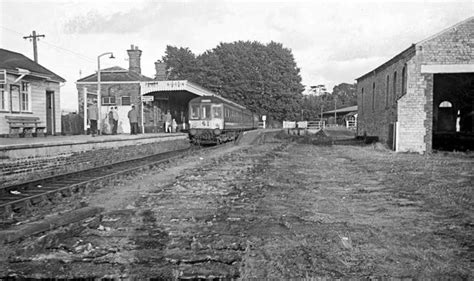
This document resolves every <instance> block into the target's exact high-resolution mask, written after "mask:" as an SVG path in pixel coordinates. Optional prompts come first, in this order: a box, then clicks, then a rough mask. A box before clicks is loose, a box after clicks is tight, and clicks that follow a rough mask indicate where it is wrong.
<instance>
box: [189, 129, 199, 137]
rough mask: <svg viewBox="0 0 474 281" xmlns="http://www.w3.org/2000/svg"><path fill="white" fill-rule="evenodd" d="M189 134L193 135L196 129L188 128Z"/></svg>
mask: <svg viewBox="0 0 474 281" xmlns="http://www.w3.org/2000/svg"><path fill="white" fill-rule="evenodd" d="M189 134H190V135H191V136H194V135H196V134H197V130H196V129H191V130H189Z"/></svg>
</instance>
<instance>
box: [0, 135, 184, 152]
mask: <svg viewBox="0 0 474 281" xmlns="http://www.w3.org/2000/svg"><path fill="white" fill-rule="evenodd" d="M185 135H186V134H185V133H154V134H139V135H128V134H120V135H101V136H95V137H92V136H91V135H74V136H47V137H34V138H0V150H8V149H19V148H32V147H43V146H54V145H68V144H81V143H100V142H113V141H126V140H133V139H148V138H167V137H176V136H185Z"/></svg>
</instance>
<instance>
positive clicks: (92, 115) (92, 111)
mask: <svg viewBox="0 0 474 281" xmlns="http://www.w3.org/2000/svg"><path fill="white" fill-rule="evenodd" d="M98 115H99V114H98V111H97V102H93V103H92V104H91V105H90V106H89V109H88V112H87V118H88V119H89V125H90V132H91V135H92V136H93V137H95V135H96V134H97V118H98V117H99V116H98Z"/></svg>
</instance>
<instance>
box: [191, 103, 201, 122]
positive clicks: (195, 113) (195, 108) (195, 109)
mask: <svg viewBox="0 0 474 281" xmlns="http://www.w3.org/2000/svg"><path fill="white" fill-rule="evenodd" d="M191 119H199V105H191Z"/></svg>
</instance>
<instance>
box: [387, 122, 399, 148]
mask: <svg viewBox="0 0 474 281" xmlns="http://www.w3.org/2000/svg"><path fill="white" fill-rule="evenodd" d="M395 125H396V123H390V124H389V125H388V139H387V145H388V147H390V149H392V150H395V149H396V147H395V144H396V133H397V132H396V130H397V127H396V126H395Z"/></svg>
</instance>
